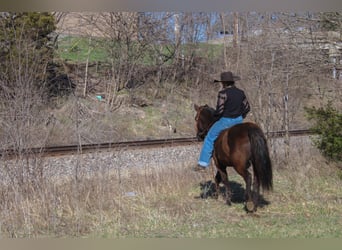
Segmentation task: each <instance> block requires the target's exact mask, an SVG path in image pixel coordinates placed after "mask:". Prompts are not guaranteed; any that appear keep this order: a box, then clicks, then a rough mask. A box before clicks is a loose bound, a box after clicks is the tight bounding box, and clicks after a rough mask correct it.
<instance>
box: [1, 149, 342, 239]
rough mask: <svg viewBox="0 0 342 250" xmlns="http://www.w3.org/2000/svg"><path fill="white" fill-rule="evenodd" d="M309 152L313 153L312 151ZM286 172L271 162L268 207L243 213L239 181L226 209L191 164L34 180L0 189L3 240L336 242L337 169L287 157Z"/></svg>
mask: <svg viewBox="0 0 342 250" xmlns="http://www.w3.org/2000/svg"><path fill="white" fill-rule="evenodd" d="M312 150H313V151H310V152H311V153H315V152H316V151H315V150H314V149H312ZM291 156H292V157H291V160H290V162H289V164H288V165H289V166H290V168H288V169H286V168H285V167H284V166H281V165H280V164H279V165H278V164H277V163H279V162H274V163H275V171H274V186H275V189H274V191H273V192H269V193H263V199H264V200H265V201H268V202H269V203H270V204H268V205H267V204H265V205H263V206H262V207H261V208H259V210H258V212H257V213H256V215H248V214H246V213H245V211H244V210H243V202H242V197H243V191H244V183H243V181H242V179H241V177H240V176H238V175H237V174H236V173H235V172H234V171H233V170H231V169H230V170H229V173H230V181H231V184H232V187H233V192H235V202H233V205H232V206H231V207H228V206H226V205H225V204H224V201H223V200H222V198H219V200H214V199H211V198H208V199H201V198H200V197H199V195H200V193H201V190H200V183H203V182H207V181H210V180H212V177H213V176H212V173H209V174H207V175H204V176H203V175H199V174H197V173H193V172H192V171H190V167H191V164H181V165H175V166H165V168H163V169H161V168H154V167H152V166H150V167H144V168H141V169H140V170H139V171H137V169H126V170H123V169H120V168H117V169H116V170H115V171H112V172H111V173H110V174H108V173H107V174H102V173H98V174H96V175H94V176H92V177H82V178H79V179H78V180H75V179H72V178H71V179H69V180H61V181H60V182H59V183H52V182H50V181H49V180H33V181H30V182H29V181H27V182H25V183H23V185H21V186H17V185H9V186H2V187H1V190H0V221H1V234H2V236H3V237H6V238H7V237H39V238H40V237H95V238H131V237H135V238H141V237H143V238H145V237H146V238H155V237H172V238H173V237H177V238H179V237H180V238H183V237H191V238H200V237H209V238H218V237H238V238H240V237H242V238H246V237H257V238H259V237H261V238H274V237H275V238H279V237H281V238H282V237H286V238H287V237H295V238H308V237H341V236H342V235H341V232H342V216H341V214H342V210H341V204H342V197H341V193H342V189H341V181H342V180H341V172H339V170H338V169H337V168H336V166H333V165H331V164H327V163H326V162H325V161H324V159H323V158H321V157H320V156H319V155H317V156H314V157H313V156H312V154H311V155H310V154H306V155H303V154H302V155H299V154H295V153H292V155H291Z"/></svg>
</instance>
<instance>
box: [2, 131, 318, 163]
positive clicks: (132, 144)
mask: <svg viewBox="0 0 342 250" xmlns="http://www.w3.org/2000/svg"><path fill="white" fill-rule="evenodd" d="M286 134H287V132H286V131H273V132H268V133H266V137H267V138H279V137H284V136H285V135H286ZM309 134H313V133H312V132H311V131H310V130H307V129H305V130H290V131H288V135H289V136H303V135H309ZM195 143H200V142H199V141H198V140H197V138H196V137H188V138H171V139H155V140H141V141H122V142H105V143H94V144H78V145H76V144H75V145H63V146H47V147H43V148H27V149H22V150H21V151H18V150H16V149H4V150H0V157H6V158H13V157H14V156H17V155H20V154H21V155H40V156H55V155H68V154H76V153H77V154H79V153H86V152H90V151H100V150H110V149H126V148H129V149H134V148H156V147H172V146H185V145H191V144H195Z"/></svg>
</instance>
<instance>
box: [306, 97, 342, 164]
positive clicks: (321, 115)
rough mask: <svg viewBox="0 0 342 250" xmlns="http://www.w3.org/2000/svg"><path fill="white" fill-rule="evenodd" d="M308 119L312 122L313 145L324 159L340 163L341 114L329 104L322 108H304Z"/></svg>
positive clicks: (341, 152)
mask: <svg viewBox="0 0 342 250" xmlns="http://www.w3.org/2000/svg"><path fill="white" fill-rule="evenodd" d="M305 111H306V112H307V115H308V119H309V120H311V121H313V122H314V124H313V126H312V127H311V130H312V132H314V133H315V134H317V135H318V137H314V139H313V140H314V143H315V145H316V146H317V147H318V149H319V150H320V151H321V152H322V153H323V155H324V156H325V157H327V158H328V159H330V160H334V161H342V114H341V113H340V112H338V110H336V109H334V108H333V107H332V103H331V102H329V103H328V104H327V106H326V107H322V108H318V109H317V108H314V107H312V108H305Z"/></svg>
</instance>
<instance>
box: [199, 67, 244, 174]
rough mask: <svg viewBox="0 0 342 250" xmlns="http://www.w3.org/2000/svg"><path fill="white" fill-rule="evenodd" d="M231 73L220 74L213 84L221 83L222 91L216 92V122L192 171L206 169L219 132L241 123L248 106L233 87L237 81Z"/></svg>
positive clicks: (242, 93)
mask: <svg viewBox="0 0 342 250" xmlns="http://www.w3.org/2000/svg"><path fill="white" fill-rule="evenodd" d="M239 79H240V78H239V77H238V76H234V75H233V73H232V72H230V71H228V72H222V73H221V80H214V82H221V83H222V90H220V91H219V92H218V98H217V105H216V110H215V120H216V122H215V123H214V124H213V125H212V126H211V128H210V129H209V131H208V134H207V135H206V137H205V139H204V142H203V146H202V150H201V154H200V157H199V160H198V165H197V166H195V167H194V169H193V170H194V171H205V170H207V169H208V167H209V164H210V159H211V157H212V153H213V149H214V142H215V140H216V138H217V137H218V135H219V134H220V132H221V131H222V130H224V129H226V128H230V127H232V126H233V125H236V124H239V123H242V122H243V119H244V118H245V117H246V115H247V113H248V112H249V111H250V106H249V103H248V100H247V98H246V95H245V93H244V91H243V90H241V89H239V88H237V87H236V86H235V81H236V80H239Z"/></svg>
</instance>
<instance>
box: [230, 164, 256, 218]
mask: <svg viewBox="0 0 342 250" xmlns="http://www.w3.org/2000/svg"><path fill="white" fill-rule="evenodd" d="M248 167H249V165H248V164H246V165H245V166H243V165H239V166H238V167H235V170H236V171H237V172H238V173H239V174H240V175H241V176H242V178H243V179H244V180H245V183H246V192H245V199H246V207H245V208H246V210H247V212H252V211H253V210H254V207H255V205H254V202H253V200H252V190H251V186H252V175H251V173H250V172H249V171H248Z"/></svg>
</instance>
